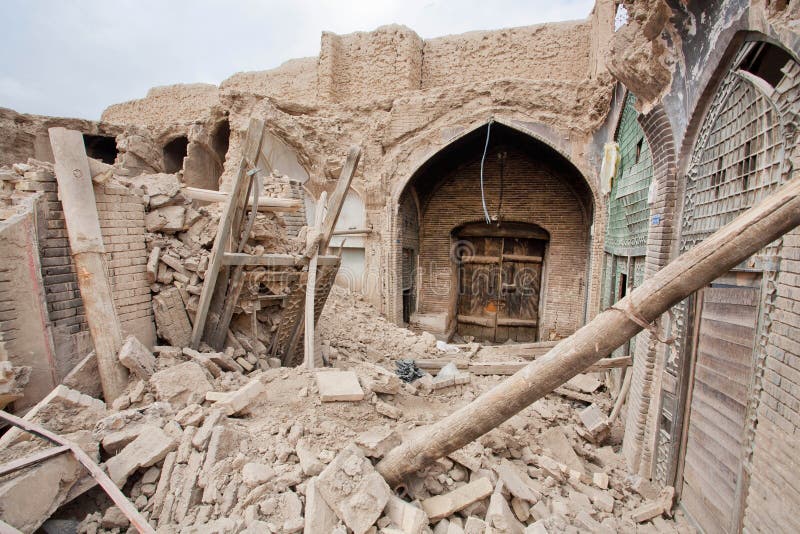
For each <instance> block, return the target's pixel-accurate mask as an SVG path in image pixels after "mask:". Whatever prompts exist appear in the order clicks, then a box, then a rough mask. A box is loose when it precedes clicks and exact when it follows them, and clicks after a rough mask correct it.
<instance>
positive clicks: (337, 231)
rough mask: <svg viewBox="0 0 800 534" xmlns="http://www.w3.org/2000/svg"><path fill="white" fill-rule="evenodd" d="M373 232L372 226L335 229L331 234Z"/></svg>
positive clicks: (365, 233)
mask: <svg viewBox="0 0 800 534" xmlns="http://www.w3.org/2000/svg"><path fill="white" fill-rule="evenodd" d="M371 233H372V228H351V229H348V230H334V231H333V234H331V235H362V234H364V235H367V234H371Z"/></svg>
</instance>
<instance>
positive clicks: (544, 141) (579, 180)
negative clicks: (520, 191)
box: [384, 118, 602, 334]
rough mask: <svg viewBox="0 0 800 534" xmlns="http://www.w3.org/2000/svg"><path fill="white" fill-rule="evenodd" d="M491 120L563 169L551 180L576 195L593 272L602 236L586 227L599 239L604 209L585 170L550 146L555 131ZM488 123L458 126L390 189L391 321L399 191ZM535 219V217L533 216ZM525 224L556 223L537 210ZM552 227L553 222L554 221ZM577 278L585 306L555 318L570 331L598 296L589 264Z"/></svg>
mask: <svg viewBox="0 0 800 534" xmlns="http://www.w3.org/2000/svg"><path fill="white" fill-rule="evenodd" d="M494 122H495V125H496V126H495V127H501V128H504V129H505V130H504V131H505V134H506V135H507V136H509V137H513V138H514V139H517V140H519V142H520V143H522V144H523V145H524V144H525V143H527V144H531V145H532V146H533V145H535V146H536V147H538V150H539V151H541V154H545V153H546V154H547V157H548V158H551V159H550V160H548V161H550V163H549V164H550V165H554V166H556V167H558V169H561V170H562V172H554V173H553V176H554V178H553V179H554V180H555V182H554V183H559V184H560V187H561V188H562V189H563V190H564V194H565V195H569V196H570V197H571V198H573V197H574V198H575V199H579V202H578V205H581V206H582V207H583V208H582V210H581V215H580V220H581V223H580V224H581V225H582V226H584V227H585V241H586V242H585V247H586V248H585V249H584V254H585V256H586V258H591V260H590V263H591V266H592V268H593V269H595V270H597V269H599V267H600V265H601V262H600V261H599V256H598V255H597V251H599V254H602V240H601V239H600V241H598V243H595V242H593V241H592V242H590V239H592V237H590V232H589V227H590V226H591V225H592V223H595V229H596V230H595V234H594V236H593V239H594V240H595V241H597V236H598V235H599V236H601V237H602V231H600V232H598V231H597V228H598V226H602V225H601V224H600V225H598V220H597V219H598V217H600V216H601V215H602V210H599V209H597V207H596V206H598V205H600V201H601V200H602V199H599V198H598V193H597V191H596V189H595V187H594V183H593V182H592V181H591V180H587V179H586V174H585V173H584V172H581V170H580V169H579V168H578V166H577V165H575V163H573V161H571V160H570V158H568V157H567V156H566V153H567V150H565V148H566V147H564V146H560V147H559V146H554V143H553V142H551V140H550V139H548V138H547V137H549V136H548V135H547V132H548V131H549V133H553V134H554V132H553V131H551V130H546V129H545V130H543V131H544V132H545V133H544V135H543V134H542V132H534V131H533V130H534V128H528V127H525V125H521V124H519V123H518V122H516V121H512V120H510V119H502V120H498V119H497V118H495V119H494ZM486 124H487V121H485V120H483V121H481V122H480V123H479V124H477V125H473V126H472V127H470V128H469V129H465V130H462V131H460V132H459V133H458V134H456V135H454V136H452V137H451V138H450V139H449V140H448V142H447V143H446V144H444V145H443V146H440V147H438V148H437V150H435V151H431V152H430V153H428V154H427V155H426V157H425V158H424V160H423V161H422V162H420V163H418V164H417V165H416V166H414V168H413V170H412V171H411V172H409V173H408V174H406V175H404V179H403V180H399V181H397V182H396V183H395V186H394V187H393V191H392V193H391V202H390V204H389V206H388V210H387V211H388V212H389V213H388V214H387V215H388V224H387V227H388V228H387V229H388V231H389V237H390V241H391V243H392V246H391V247H390V250H389V251H388V253H387V256H388V258H387V260H388V261H387V266H388V267H389V269H387V271H388V272H387V274H388V279H389V280H388V284H387V285H386V286H384V288H385V290H386V296H385V298H386V301H385V302H386V304H387V307H386V310H387V315H389V318H390V319H392V320H395V321H399V318H400V317H402V302H401V299H400V298H399V297H398V296H399V294H400V290H399V289H398V286H399V284H400V282H401V280H400V279H401V276H400V275H398V273H399V272H400V268H401V265H400V263H401V253H402V251H401V250H400V246H399V245H398V243H399V242H400V240H401V239H400V238H401V232H400V224H399V223H398V220H399V219H400V216H399V209H400V205H401V202H402V200H403V194H404V193H405V192H407V191H413V190H414V189H412V188H410V187H409V185H410V184H411V183H414V181H415V180H416V179H417V178H418V177H419V175H420V173H423V172H427V170H426V167H427V166H428V165H429V164H431V161H432V160H434V159H435V158H437V157H440V156H442V154H443V153H444V152H445V151H447V150H456V149H455V148H454V147H455V146H456V144H457V143H459V141H464V140H465V138H467V137H468V136H472V140H470V141H466V142H472V143H474V142H475V139H476V138H477V137H478V136H482V135H483V133H482V132H481V129H482V128H485V127H486ZM492 131H493V133H494V132H495V131H496V130H494V129H493V130H492ZM479 132H480V133H479ZM481 146H482V145H481ZM470 153H472V152H470ZM532 157H534V156H532ZM542 161H544V160H542ZM554 168H555V167H554ZM566 169H568V170H566ZM567 173H569V174H567ZM568 176H569V178H568ZM573 206H574V201H573ZM464 216H465V217H466V216H467V215H466V214H465V215H464ZM536 217H539V218H538V219H537V218H536ZM509 220H511V219H509ZM463 222H466V219H464V220H459V223H463ZM525 222H532V223H534V224H539V225H540V226H542V227H543V228H545V229H548V230H549V228H548V227H549V226H551V225H554V223H553V222H552V221H548V220H543V219H542V216H541V214H529V215H528V216H527V217H525ZM454 224H455V223H454ZM555 226H557V224H556V225H555ZM581 243H583V241H581ZM582 246H583V245H582ZM581 276H582V281H581V282H580V290H579V291H578V294H580V296H581V298H580V302H583V304H581V305H579V308H580V310H579V312H578V313H577V316H576V317H574V318H572V319H571V322H570V323H567V321H565V320H564V317H565V316H566V313H562V312H560V311H559V312H558V313H559V314H560V315H559V317H558V320H557V321H556V322H557V323H561V324H560V325H559V326H560V327H561V328H562V330H563V329H564V328H567V326H566V325H567V324H569V327H568V329H574V328H575V327H578V326H580V324H582V323H583V321H584V319H585V314H586V308H592V309H594V308H595V307H596V302H595V301H596V300H597V299H599V278H598V279H597V283H593V282H592V280H594V278H597V277H594V276H592V273H590V272H589V270H588V266H587V270H586V273H585V274H584V273H583V272H582V273H581ZM553 306H554V307H553V309H554V310H555V309H557V308H556V307H555V305H553ZM572 323H575V324H572ZM563 333H564V332H562V334H563ZM570 333H571V331H570Z"/></svg>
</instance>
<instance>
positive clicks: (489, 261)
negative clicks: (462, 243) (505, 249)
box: [459, 255, 500, 265]
mask: <svg viewBox="0 0 800 534" xmlns="http://www.w3.org/2000/svg"><path fill="white" fill-rule="evenodd" d="M459 261H460V262H461V263H475V264H480V265H496V264H499V263H500V256H466V255H465V256H461V259H460V260H459Z"/></svg>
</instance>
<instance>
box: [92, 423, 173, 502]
mask: <svg viewBox="0 0 800 534" xmlns="http://www.w3.org/2000/svg"><path fill="white" fill-rule="evenodd" d="M176 447H177V442H176V441H175V440H174V439H172V437H170V436H169V435H168V434H167V433H166V432H164V431H163V430H161V429H160V428H158V427H156V426H150V427H149V428H147V429H146V430H145V431H143V432H142V433H140V434H139V437H137V438H136V439H135V440H133V441H132V442H130V443H129V444H128V445H127V446H126V447H125V448H124V449H122V451H121V452H120V453H119V454H117V455H116V456H114V457H112V458H109V459H108V461H106V470H107V471H108V476H109V477H110V478H111V480H113V481H114V483H115V484H116V485H117V486H119V487H122V486H124V485H125V481H127V480H128V477H129V476H130V475H131V473H133V472H134V471H136V470H137V469H139V468H140V467H150V466H151V465H153V464H156V463H158V462H160V461H161V460H163V459H164V458H165V457H166V456H167V454H168V453H170V452H171V451H174V450H175V448H176Z"/></svg>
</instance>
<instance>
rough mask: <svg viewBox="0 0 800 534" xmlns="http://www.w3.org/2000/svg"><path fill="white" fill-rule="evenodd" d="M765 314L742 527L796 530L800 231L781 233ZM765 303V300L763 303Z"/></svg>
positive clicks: (799, 442) (798, 522)
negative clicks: (763, 355) (765, 340)
mask: <svg viewBox="0 0 800 534" xmlns="http://www.w3.org/2000/svg"><path fill="white" fill-rule="evenodd" d="M780 256H781V261H780V270H779V272H778V275H777V283H776V284H775V288H774V289H775V294H774V309H773V310H772V312H771V313H770V314H769V317H770V319H771V321H770V323H769V324H768V325H765V326H764V327H762V328H768V331H769V337H768V344H767V346H766V358H765V361H764V374H763V379H762V380H761V381H760V386H761V395H760V399H759V402H758V411H757V417H758V419H757V426H756V428H755V436H754V442H753V451H752V454H753V456H752V462H751V466H750V470H749V471H750V488H749V492H748V497H747V508H746V512H745V518H744V530H745V532H779V531H788V530H787V529H790V530H793V531H798V530H800V520H798V517H797V514H795V513H794V510H796V508H797V506H798V505H800V478H798V472H800V466H798V464H797V460H796V456H797V450H798V447H800V231H798V230H794V231H793V232H791V233H789V234H787V235H786V236H784V238H783V244H782V247H781V248H780ZM768 305H769V304H768Z"/></svg>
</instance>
